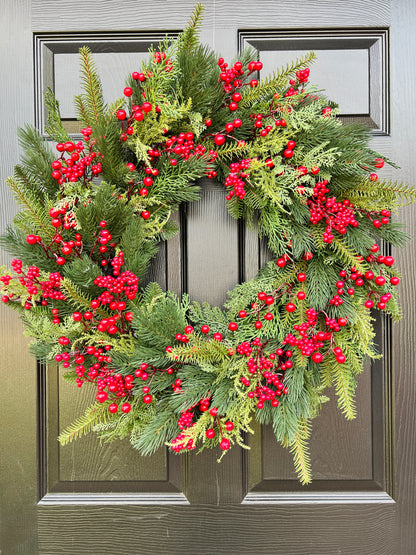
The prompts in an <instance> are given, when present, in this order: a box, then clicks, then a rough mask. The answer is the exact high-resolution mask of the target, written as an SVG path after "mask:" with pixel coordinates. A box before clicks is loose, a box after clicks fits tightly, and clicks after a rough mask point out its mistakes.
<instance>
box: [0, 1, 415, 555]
mask: <svg viewBox="0 0 416 555" xmlns="http://www.w3.org/2000/svg"><path fill="white" fill-rule="evenodd" d="M205 4H206V13H205V19H204V25H203V28H202V34H201V36H202V40H203V41H205V42H207V43H209V44H210V45H211V46H213V47H214V48H215V49H216V50H217V51H218V52H220V53H221V54H222V55H224V57H225V58H227V60H229V59H231V58H232V57H234V55H235V54H236V53H237V51H238V49H239V48H242V47H244V46H245V45H252V46H254V47H256V48H257V49H258V51H259V56H260V59H261V60H262V61H263V62H264V70H263V74H266V73H267V72H268V71H270V70H272V68H273V67H274V66H280V65H281V64H284V63H286V62H287V61H290V60H291V59H292V58H293V57H294V56H296V55H298V54H299V53H301V52H303V51H308V50H311V49H314V50H316V51H317V53H318V55H319V56H320V59H319V61H318V62H317V64H315V66H312V68H311V69H312V71H311V73H312V81H313V82H316V83H317V84H318V85H319V86H322V87H325V88H327V90H328V96H329V97H331V96H332V97H333V98H334V99H335V100H339V102H340V106H341V110H342V114H341V117H342V118H344V119H345V120H346V121H351V120H352V119H354V120H358V121H363V122H366V123H367V124H368V125H370V126H371V127H372V128H373V133H374V134H373V143H372V144H373V147H374V148H375V149H378V150H380V151H381V152H383V153H384V154H385V155H387V156H389V157H391V158H392V159H393V160H395V161H397V162H398V163H399V164H400V165H401V166H402V167H403V168H404V169H403V170H401V171H400V172H394V174H393V175H394V179H397V180H400V179H403V180H404V181H409V182H412V181H413V182H414V176H413V175H412V171H411V168H412V160H413V145H414V143H415V139H416V137H415V131H414V128H413V124H412V122H413V121H415V117H414V116H415V108H414V105H413V101H412V99H411V95H409V94H405V93H404V91H409V90H413V88H414V85H415V74H414V72H413V71H412V65H411V64H412V62H411V59H410V58H411V56H407V55H403V52H405V53H407V52H412V51H416V50H415V47H416V44H415V37H414V33H413V32H412V28H413V27H412V26H413V25H414V23H415V22H416V13H415V10H416V8H415V6H413V3H412V2H411V0H400V1H399V0H394V1H393V2H389V1H388V0H384V1H383V2H380V1H379V0H365V1H361V2H358V1H356V0H354V1H351V2H348V3H345V2H343V1H341V0H335V1H333V2H330V3H328V2H321V1H320V0H313V1H311V2H303V1H300V0H294V1H293V2H291V3H290V9H289V8H288V5H287V3H283V2H280V1H277V2H270V1H269V0H262V1H260V2H256V3H254V2H251V1H249V0H241V1H239V2H238V3H237V2H233V1H228V2H225V1H216V0H207V2H206V3H205ZM193 5H194V2H193V1H190V0H183V1H181V2H180V3H178V2H173V0H168V1H164V2H161V1H159V0H155V1H154V2H152V3H151V4H149V5H146V4H144V3H138V2H136V1H133V0H123V1H120V0H117V1H116V0H109V1H107V2H105V3H103V2H100V1H99V0H90V2H88V3H85V2H81V0H74V1H73V2H71V3H70V4H69V3H63V2H62V3H61V2H59V3H57V2H56V1H55V0H32V1H31V2H30V1H29V0H18V1H16V2H9V3H8V4H7V8H6V9H7V17H4V18H3V20H2V21H1V23H0V24H1V25H2V33H1V35H0V36H1V37H2V38H1V42H0V48H1V49H2V57H1V60H2V62H1V63H2V69H3V73H4V75H5V76H6V78H5V79H4V83H3V86H2V88H1V89H0V95H1V100H2V103H1V106H2V107H3V108H2V109H3V112H2V116H3V117H2V118H0V146H1V148H0V157H1V165H0V173H1V177H2V181H3V180H4V179H5V178H6V177H7V176H8V175H9V174H10V173H11V172H12V167H13V165H14V163H16V161H17V159H18V148H17V143H16V138H15V129H16V127H17V126H19V125H23V124H24V123H25V122H28V121H31V122H34V123H35V124H36V125H37V126H38V128H39V129H41V130H43V127H44V117H45V113H44V106H43V102H42V90H44V89H45V87H47V86H50V87H52V88H53V89H54V90H55V92H56V94H57V96H58V99H59V100H60V101H61V103H62V108H63V113H64V115H65V118H66V119H67V121H66V125H67V128H68V129H69V130H70V131H71V132H72V131H74V132H76V131H77V129H78V128H77V127H76V125H75V123H74V112H73V109H72V104H71V99H72V96H73V94H76V93H77V88H78V76H77V72H78V68H77V51H78V48H79V46H81V45H84V44H88V45H89V46H90V47H91V49H92V50H93V52H94V53H95V54H96V64H97V66H98V67H100V65H103V69H101V71H100V72H101V75H102V77H103V83H104V93H105V94H108V95H109V97H110V96H114V95H116V96H117V95H121V91H122V88H123V84H124V77H125V74H126V73H129V72H130V71H132V70H135V69H137V66H138V64H139V63H140V60H141V59H142V58H143V55H144V52H145V51H146V50H147V48H148V46H149V45H150V44H152V43H154V44H157V42H158V41H159V40H160V38H162V37H163V36H164V34H165V33H166V32H168V33H169V34H176V33H177V32H178V30H179V29H181V28H183V26H184V25H185V22H186V21H187V19H188V16H189V14H190V12H191V10H192V8H193ZM16 37H19V40H16ZM390 60H391V67H392V71H391V73H390V71H389V62H390ZM32 62H33V63H32ZM132 62H133V63H134V67H132ZM32 74H33V75H34V83H33V87H32V86H29V85H26V86H25V87H22V82H26V83H27V75H32ZM25 79H26V81H25ZM397 99H399V100H400V101H398V100H397ZM32 107H34V110H33V109H32ZM384 175H387V173H384ZM393 175H392V176H393ZM201 186H202V198H201V201H200V202H199V203H198V204H193V205H191V206H189V207H184V208H183V209H181V211H180V213H179V214H178V215H176V218H177V221H178V223H179V225H180V235H179V236H178V237H176V238H175V239H173V240H171V241H169V243H168V244H167V245H164V246H162V248H161V251H160V253H159V255H158V256H157V258H156V260H155V264H154V265H153V269H152V272H151V275H150V276H148V278H147V279H148V280H157V281H158V282H159V283H160V284H161V285H162V287H164V288H170V289H173V290H174V291H177V292H178V293H180V292H184V291H188V292H189V293H190V294H191V297H192V299H194V300H198V301H202V300H207V301H208V302H211V303H215V304H220V303H222V302H223V300H224V295H225V292H226V290H227V289H230V288H231V287H233V285H234V284H235V283H237V282H238V281H240V280H245V279H249V278H250V277H253V276H254V275H255V273H256V272H257V270H258V268H259V267H261V266H262V265H263V264H264V263H265V261H266V260H268V259H269V256H270V255H269V253H268V252H267V249H266V248H265V247H264V245H263V244H261V243H259V241H258V238H257V234H256V233H255V232H253V231H252V230H249V229H246V228H245V227H244V226H243V225H242V224H241V223H238V222H235V221H234V220H232V219H231V218H230V217H229V216H228V214H227V213H226V208H225V202H224V196H225V195H224V189H223V186H222V185H217V184H215V183H212V182H208V181H202V183H201ZM0 194H1V199H2V203H1V206H0V216H1V225H2V226H3V227H4V225H5V224H6V223H8V222H10V221H11V219H12V217H13V214H14V213H15V211H16V207H15V205H14V203H13V201H12V199H11V195H10V193H9V192H8V191H7V190H6V189H5V188H2V189H1V192H0ZM403 214H404V216H403ZM403 217H404V220H405V221H407V223H408V224H409V226H411V225H412V222H413V219H414V208H406V209H405V210H404V211H402V212H401V218H403ZM415 254H416V253H415V244H412V245H410V247H408V248H407V250H406V251H405V252H403V253H400V254H398V255H397V259H398V262H399V265H400V267H401V269H402V271H403V275H404V279H403V280H402V283H401V292H402V302H403V308H404V313H405V319H404V320H403V321H402V322H401V323H400V324H398V325H397V326H394V327H392V326H391V325H390V323H388V322H384V321H383V320H381V321H380V322H379V324H378V344H379V345H380V346H381V348H382V350H383V351H384V352H385V353H386V356H385V357H384V359H383V360H382V361H377V362H376V363H375V364H372V365H370V364H367V365H366V368H365V372H364V373H363V374H362V375H361V376H360V379H359V387H358V389H357V406H358V412H359V416H358V418H357V420H356V421H354V422H352V423H347V422H345V420H344V419H343V417H342V416H341V415H340V414H338V412H337V411H336V406H335V401H334V400H332V401H331V402H330V403H328V404H327V405H325V406H324V407H323V411H322V415H321V416H320V418H318V419H317V420H316V421H315V422H314V426H313V435H312V441H311V454H312V464H313V476H314V482H313V483H312V484H311V485H310V486H308V487H302V486H300V485H299V483H298V482H297V480H296V477H295V475H294V472H293V467H292V461H291V457H290V454H288V452H287V451H285V450H283V449H282V448H280V447H279V446H277V445H276V443H275V440H274V437H273V434H272V432H271V430H270V429H268V428H267V427H265V428H264V429H260V427H259V426H256V428H257V429H256V434H255V436H253V437H250V438H248V441H249V444H250V446H251V450H250V451H242V450H239V449H237V448H235V449H233V450H232V451H231V452H230V453H229V454H227V456H226V457H225V458H224V460H223V462H222V463H221V464H217V462H216V459H217V458H218V455H219V453H218V452H208V453H202V454H201V455H198V456H195V455H194V454H192V455H189V454H188V455H186V456H182V457H178V456H174V455H169V454H168V453H167V452H166V451H165V450H164V449H162V450H160V452H158V453H156V454H155V455H154V456H153V457H150V458H143V457H140V456H139V455H138V454H137V453H136V452H135V451H134V450H133V449H132V448H131V447H130V446H129V444H128V443H127V442H120V443H114V444H111V445H100V444H99V442H98V441H97V440H96V439H95V438H94V437H92V436H91V437H89V436H86V437H84V438H81V439H80V440H78V441H77V442H75V443H74V444H72V445H70V446H66V447H60V446H59V444H58V443H57V441H56V437H57V435H58V433H59V431H60V430H62V429H63V428H64V427H65V426H66V425H67V424H68V423H70V422H71V421H72V420H73V419H74V417H76V416H77V415H78V414H79V413H80V412H81V411H82V408H83V406H85V405H86V404H87V403H88V399H87V395H88V391H79V390H78V389H77V388H76V387H74V386H70V385H68V384H66V383H65V382H63V380H62V378H61V377H60V373H59V372H60V371H59V370H58V369H57V368H56V367H50V368H48V369H46V368H42V367H37V365H36V362H35V361H34V360H33V359H32V358H31V357H30V355H29V354H28V351H27V341H26V340H25V339H24V338H23V337H22V335H21V326H20V324H19V322H18V321H17V320H16V318H15V317H14V315H13V314H9V313H8V312H7V311H5V310H2V311H1V312H0V318H1V326H2V327H1V329H2V333H3V342H2V343H1V347H0V349H1V354H2V359H1V360H2V361H3V364H2V371H3V375H4V378H3V387H2V393H1V398H2V407H3V413H4V415H5V420H4V426H3V428H4V429H3V435H2V444H1V447H2V458H3V463H4V464H3V475H4V488H3V490H2V491H3V496H2V497H3V498H2V506H3V507H4V508H5V509H6V510H5V516H4V518H3V523H4V529H3V531H2V537H1V539H2V543H3V545H2V549H3V551H4V553H22V554H23V553H25V554H26V553H27V554H30V555H32V554H34V553H42V554H52V553H69V554H71V555H72V554H78V553H79V554H83V555H84V554H85V553H88V552H89V553H93V554H95V553H97V554H104V553H120V554H121V553H126V552H131V553H142V552H143V553H181V554H182V553H195V552H199V553H211V552H212V551H214V550H216V551H217V552H220V553H253V552H260V553H272V552H275V553H287V554H292V553H293V554H297V555H298V554H302V555H303V554H305V555H309V554H316V555H318V554H319V555H321V554H326V553H328V554H329V553H331V554H332V553H346V554H357V555H358V554H360V555H361V554H370V553H371V554H372V553H374V554H377V555H379V554H386V555H387V554H400V555H401V554H404V555H407V554H412V553H414V552H415V550H416V544H415V521H416V515H415V514H414V512H415V511H416V508H415V507H416V503H415V502H414V499H415V495H416V491H415V485H414V480H413V469H414V467H415V462H416V461H415V458H416V441H415V435H414V427H413V426H414V421H415V416H416V415H415V408H414V407H415V395H416V387H415V378H414V375H413V374H414V372H413V368H414V362H413V354H414V348H413V347H412V345H413V344H414V340H415V308H414V302H413V299H414V284H413V283H412V274H413V273H414V265H415V262H414V261H415ZM2 257H3V260H7V256H6V255H4V253H3V254H2ZM16 384H18V395H17V396H16ZM393 398H394V400H395V401H394V403H393ZM16 399H17V400H18V403H17V404H16ZM393 407H394V410H393ZM393 446H394V447H395V449H393ZM393 453H394V457H393Z"/></svg>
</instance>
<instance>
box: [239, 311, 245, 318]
mask: <svg viewBox="0 0 416 555" xmlns="http://www.w3.org/2000/svg"><path fill="white" fill-rule="evenodd" d="M238 316H239V317H240V318H245V317H246V316H247V312H246V311H245V310H240V312H239V313H238Z"/></svg>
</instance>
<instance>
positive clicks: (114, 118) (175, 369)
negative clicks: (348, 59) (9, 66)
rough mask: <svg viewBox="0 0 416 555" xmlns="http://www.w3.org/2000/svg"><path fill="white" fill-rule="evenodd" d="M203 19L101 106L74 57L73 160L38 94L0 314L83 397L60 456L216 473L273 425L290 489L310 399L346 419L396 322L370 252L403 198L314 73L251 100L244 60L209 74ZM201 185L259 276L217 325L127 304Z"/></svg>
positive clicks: (151, 301) (150, 294) (382, 267)
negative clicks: (234, 229) (290, 464)
mask: <svg viewBox="0 0 416 555" xmlns="http://www.w3.org/2000/svg"><path fill="white" fill-rule="evenodd" d="M202 11H203V8H202V6H201V5H197V7H196V8H195V11H194V13H193V15H192V17H191V19H190V23H189V24H188V26H187V27H186V29H185V30H184V31H183V32H182V33H181V34H180V35H179V37H178V38H177V39H175V40H172V39H169V38H166V39H165V40H164V41H162V43H161V44H160V45H159V47H158V49H157V50H153V49H151V50H150V58H149V60H148V61H147V62H145V63H144V64H143V66H142V69H141V71H134V72H133V73H132V74H131V76H130V77H129V78H128V82H127V83H126V87H125V88H124V98H121V99H118V100H116V101H115V102H113V103H112V104H106V103H105V102H104V100H103V94H102V89H101V84H100V80H99V77H98V75H97V72H96V69H95V66H94V62H93V59H92V55H91V52H90V51H89V49H88V48H86V47H84V48H81V50H80V58H81V80H82V87H83V92H82V94H81V95H79V96H77V97H76V98H75V103H76V107H77V111H78V115H79V120H80V122H81V125H82V126H83V128H82V129H81V137H80V138H79V139H78V140H76V139H75V138H71V137H70V136H69V135H68V133H67V131H66V130H65V127H64V125H63V123H62V120H61V117H60V113H59V103H58V101H57V100H56V99H55V97H54V95H53V93H52V92H51V91H50V90H49V91H48V92H47V93H46V95H45V103H46V106H47V110H48V125H47V129H46V132H47V134H48V136H49V137H50V141H49V142H48V141H45V140H44V139H43V137H42V135H41V134H40V133H39V132H38V131H37V130H36V129H34V128H33V127H29V126H27V127H26V128H24V129H22V130H20V131H19V137H20V141H21V144H22V147H23V148H24V156H23V158H22V161H21V163H20V164H19V165H17V166H16V168H15V172H14V176H13V177H11V178H9V180H8V184H9V185H10V187H11V188H12V190H13V191H14V193H15V196H16V200H17V201H18V203H19V204H21V205H22V207H23V210H22V211H21V212H20V213H19V214H18V215H17V216H16V218H15V220H14V225H13V226H10V227H9V228H8V230H7V233H6V234H5V236H4V237H3V239H2V244H3V245H4V246H5V247H6V249H8V250H9V251H10V252H12V253H13V254H14V256H16V258H15V259H14V260H13V261H12V263H11V266H12V270H8V269H7V268H2V269H1V273H0V276H1V277H0V281H1V287H2V295H3V297H2V300H3V302H4V303H5V304H6V305H7V306H10V307H12V308H13V309H15V310H17V311H18V312H20V314H21V317H22V319H23V322H24V325H25V328H26V333H27V335H28V336H30V337H32V338H33V341H32V344H31V350H32V352H33V354H34V355H35V356H36V357H37V358H38V359H39V360H41V361H42V362H44V363H54V362H55V361H56V362H57V363H59V364H61V365H62V366H63V367H64V368H65V369H67V370H66V372H65V375H64V377H65V379H66V380H69V381H70V382H73V383H74V384H76V385H77V386H78V387H82V388H84V387H88V386H90V387H93V388H95V390H96V401H95V402H94V404H93V405H92V406H90V407H89V408H88V410H87V411H86V413H85V415H83V416H81V417H80V418H79V419H78V420H77V421H76V422H74V423H73V424H72V425H71V426H70V427H69V428H68V429H67V430H66V431H64V432H63V433H62V434H61V436H60V437H59V440H60V442H61V443H62V444H66V443H67V442H69V441H71V440H72V439H75V438H77V437H79V436H81V435H83V434H85V433H87V432H89V431H91V430H94V431H95V432H96V433H97V434H98V435H99V436H100V437H101V438H102V439H103V440H104V441H111V440H114V439H119V438H123V437H129V438H130V441H131V444H132V446H133V447H134V448H135V449H137V450H138V451H139V452H140V453H141V454H143V455H149V454H151V453H153V452H154V451H156V450H157V449H159V448H160V447H161V446H163V445H164V444H167V445H168V446H169V447H170V448H171V450H172V451H174V452H176V453H182V452H188V451H190V450H194V449H199V451H201V450H203V449H206V448H214V447H217V446H219V448H220V449H219V453H221V452H222V453H223V454H224V453H226V452H227V451H228V450H229V449H230V447H231V446H232V445H233V444H238V445H240V446H241V447H246V448H247V445H246V441H245V438H246V435H247V432H252V430H251V427H250V423H251V421H252V419H253V418H255V419H257V420H258V421H259V422H260V423H261V424H272V426H273V430H274V432H275V435H276V439H277V441H278V442H280V443H281V444H282V445H284V446H285V447H289V448H290V450H291V452H292V453H293V456H294V463H295V468H296V470H297V472H298V475H299V478H300V480H301V482H302V483H307V482H309V481H310V479H311V470H310V463H309V459H308V450H307V440H308V437H309V435H310V422H311V420H312V419H313V418H314V417H315V416H316V415H317V414H318V413H319V410H320V407H321V405H322V403H324V402H326V401H327V397H326V396H325V395H324V392H325V390H326V389H327V388H328V387H330V386H333V387H334V389H335V394H336V396H337V398H338V407H339V409H340V410H341V411H342V412H343V413H344V414H345V416H346V417H347V418H348V419H352V418H354V416H355V407H354V390H355V387H356V377H357V375H358V374H359V373H360V372H361V370H362V366H363V360H364V359H365V357H367V356H368V357H371V358H375V357H377V356H379V355H378V354H377V353H376V349H375V346H374V328H373V322H374V317H373V309H378V310H380V311H382V312H384V313H387V314H388V315H390V316H391V317H392V318H393V319H395V320H396V319H398V318H399V317H400V309H399V306H398V300H397V288H396V286H397V285H398V283H399V277H398V272H397V270H396V269H395V268H394V259H393V258H392V256H390V254H388V253H387V249H386V245H387V246H388V245H394V246H399V247H400V246H402V245H403V244H404V243H405V241H406V238H407V236H406V233H404V231H403V230H402V226H401V225H400V224H399V223H393V222H392V221H391V214H392V212H393V211H394V210H395V209H396V208H397V206H398V205H399V199H400V198H404V200H405V201H412V200H414V198H415V197H416V192H415V190H414V189H411V188H409V187H406V186H403V185H401V184H397V183H394V182H391V181H386V180H382V179H379V178H378V175H377V173H375V171H376V170H377V169H379V168H380V169H381V168H382V167H383V165H384V164H385V162H386V163H388V164H389V165H391V166H393V167H395V165H394V164H393V163H392V162H390V161H389V160H387V159H386V158H385V157H384V156H382V155H380V154H379V153H376V152H374V151H373V150H371V149H370V148H369V146H368V143H369V139H370V137H371V134H370V132H369V131H368V130H366V129H364V128H363V127H362V126H361V125H358V124H352V125H344V124H343V123H342V122H341V121H340V119H339V118H337V114H338V109H337V106H336V104H335V103H333V102H331V101H329V100H328V99H327V98H326V97H325V95H324V94H323V93H322V91H319V90H317V89H316V88H314V87H313V86H311V85H310V84H309V83H308V78H309V69H308V66H309V64H310V63H311V62H312V61H313V60H314V54H313V53H310V54H307V55H305V56H304V57H303V58H302V59H301V60H298V61H296V62H295V63H293V64H292V65H289V66H288V67H286V68H285V69H283V70H281V71H276V72H274V73H273V74H272V75H270V76H268V77H267V78H266V79H265V80H263V81H259V80H258V72H259V71H260V70H261V69H262V64H261V62H259V61H257V55H256V52H254V51H250V50H247V51H244V52H243V53H241V54H240V56H239V59H238V60H237V61H235V62H232V63H231V64H230V65H228V64H227V63H226V62H225V61H224V59H223V58H219V59H218V58H217V56H216V55H215V53H214V52H212V51H211V50H210V49H208V48H207V47H205V46H203V45H201V44H200V42H199V39H198V31H199V26H200V22H201V16H202ZM50 142H52V143H55V144H56V146H55V145H53V144H52V145H50ZM202 177H208V178H211V179H213V180H214V181H215V182H218V187H224V196H225V199H224V200H225V202H226V203H227V207H228V210H229V213H230V214H231V216H233V217H234V218H242V219H244V220H245V222H246V223H247V225H253V226H255V229H256V230H257V233H258V235H259V236H260V237H262V238H264V240H265V241H266V242H267V246H268V248H269V250H270V252H271V258H272V260H271V261H270V262H268V263H267V264H266V265H265V266H264V267H263V268H262V269H261V271H260V272H259V274H258V276H257V277H256V278H255V279H251V280H249V281H246V282H244V283H240V284H238V285H236V286H235V287H234V289H233V290H232V291H230V292H229V293H228V298H227V301H226V303H225V305H224V307H223V308H220V307H211V306H210V305H208V304H207V303H203V304H202V305H201V304H198V303H196V302H191V301H190V299H189V297H188V295H186V294H185V295H183V296H178V295H176V294H175V293H173V292H171V291H163V290H162V288H161V287H160V286H159V285H158V284H157V283H149V284H148V285H147V286H146V287H141V283H142V282H143V280H144V279H145V278H144V276H145V274H146V272H147V270H148V268H149V264H150V263H151V260H152V258H153V257H154V256H155V254H156V253H157V251H158V249H159V247H160V245H161V244H162V242H163V241H165V240H168V239H169V238H170V237H172V236H173V235H174V234H175V233H176V232H177V231H178V229H177V226H176V224H175V222H174V221H173V220H172V218H171V215H172V213H173V212H174V211H176V210H177V209H178V207H179V206H180V205H181V204H182V203H189V202H195V201H197V200H198V198H199V190H200V187H199V186H198V180H199V179H200V178H202ZM377 242H379V243H380V242H381V243H382V244H383V245H384V250H383V252H384V254H383V253H382V251H381V250H380V247H379V245H378V244H377Z"/></svg>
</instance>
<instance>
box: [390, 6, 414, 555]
mask: <svg viewBox="0 0 416 555" xmlns="http://www.w3.org/2000/svg"><path fill="white" fill-rule="evenodd" d="M415 22H416V5H415V3H414V2H413V1H412V0H393V1H392V35H391V56H392V65H391V70H392V73H391V94H392V103H393V106H394V114H393V118H392V143H393V153H392V156H393V159H394V160H395V161H397V162H398V164H399V165H400V166H401V168H402V169H401V170H400V172H398V176H396V179H399V180H403V181H405V182H409V183H413V184H414V183H415V172H414V162H415V155H414V146H415V144H416V132H415V126H414V122H415V121H416V108H415V104H414V101H413V99H412V98H411V97H412V95H407V94H406V95H402V93H401V92H400V91H402V90H403V87H404V89H405V90H414V88H415V71H414V67H415V64H414V53H415V52H416V35H415V32H414V25H415ZM399 98H400V102H399V101H398V99H399ZM409 122H411V123H410V125H409ZM401 219H402V220H404V221H405V223H406V224H407V226H408V229H409V231H410V232H411V234H412V236H413V241H412V242H411V244H409V245H408V246H407V248H406V250H405V251H402V252H395V253H394V256H395V258H396V260H397V262H398V265H399V267H400V270H401V272H402V274H403V279H402V281H401V284H400V293H401V300H402V306H403V313H404V318H403V320H402V321H401V322H400V323H399V324H397V325H395V326H394V327H393V351H392V366H393V372H394V397H395V413H396V414H395V424H396V426H395V428H396V445H395V448H396V459H395V463H396V466H395V476H396V489H395V498H396V500H397V503H398V511H399V512H398V517H399V518H398V527H397V531H396V532H397V550H398V553H400V554H405V555H408V554H409V555H410V554H413V553H415V552H416V481H415V469H416V433H415V422H416V374H415V343H416V309H415V294H416V288H415V280H414V275H415V269H416V241H415V239H416V234H415V233H414V227H415V221H416V207H415V205H413V206H410V207H408V208H406V209H405V210H402V211H401Z"/></svg>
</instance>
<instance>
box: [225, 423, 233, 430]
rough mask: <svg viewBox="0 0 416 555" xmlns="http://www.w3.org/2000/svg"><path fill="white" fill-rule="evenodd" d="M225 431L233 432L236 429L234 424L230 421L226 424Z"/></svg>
mask: <svg viewBox="0 0 416 555" xmlns="http://www.w3.org/2000/svg"><path fill="white" fill-rule="evenodd" d="M225 429H226V430H228V431H229V432H231V430H233V429H234V424H233V423H232V422H231V421H230V420H229V421H228V422H226V423H225Z"/></svg>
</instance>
